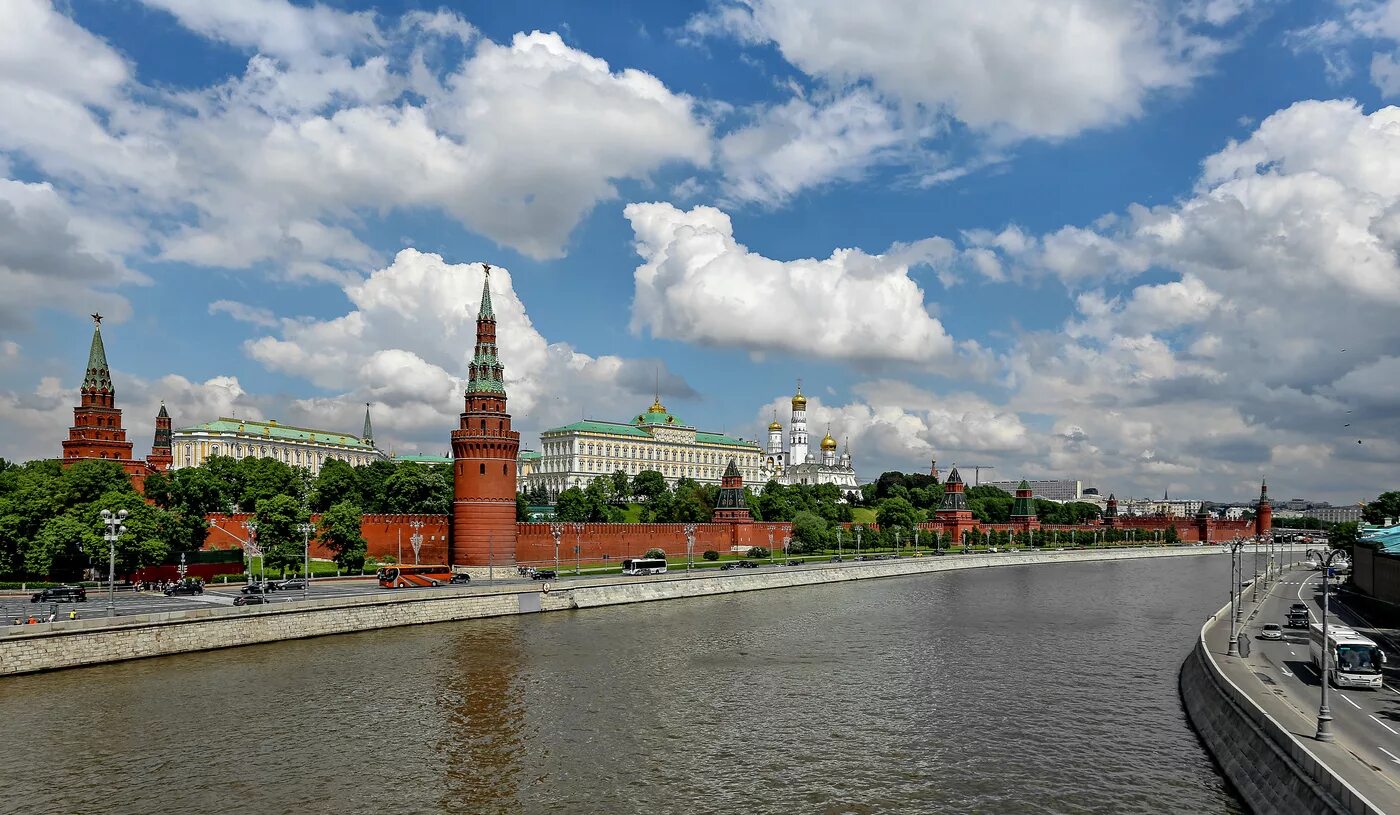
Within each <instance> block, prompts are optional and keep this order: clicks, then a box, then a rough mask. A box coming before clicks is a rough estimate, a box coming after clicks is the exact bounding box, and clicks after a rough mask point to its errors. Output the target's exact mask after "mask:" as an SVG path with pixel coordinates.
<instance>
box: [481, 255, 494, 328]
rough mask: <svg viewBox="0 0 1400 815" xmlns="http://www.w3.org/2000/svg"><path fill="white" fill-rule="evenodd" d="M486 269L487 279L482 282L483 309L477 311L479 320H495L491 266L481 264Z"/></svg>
mask: <svg viewBox="0 0 1400 815" xmlns="http://www.w3.org/2000/svg"><path fill="white" fill-rule="evenodd" d="M481 265H482V266H483V267H485V269H486V279H485V280H483V281H481V308H480V309H478V310H477V312H476V317H477V319H478V320H494V319H496V312H495V311H494V310H493V309H492V308H491V264H489V263H483V264H481Z"/></svg>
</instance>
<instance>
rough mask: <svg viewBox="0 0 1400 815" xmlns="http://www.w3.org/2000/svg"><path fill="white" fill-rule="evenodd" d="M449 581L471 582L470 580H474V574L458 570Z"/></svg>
mask: <svg viewBox="0 0 1400 815" xmlns="http://www.w3.org/2000/svg"><path fill="white" fill-rule="evenodd" d="M448 582H451V583H470V582H472V576H471V575H469V574H467V573H466V572H457V573H456V574H453V575H452V580H450V581H448Z"/></svg>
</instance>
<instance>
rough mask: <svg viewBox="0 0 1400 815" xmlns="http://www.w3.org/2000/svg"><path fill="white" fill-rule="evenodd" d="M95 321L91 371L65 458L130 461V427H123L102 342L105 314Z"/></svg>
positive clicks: (65, 445) (65, 444)
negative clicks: (127, 432) (128, 436)
mask: <svg viewBox="0 0 1400 815" xmlns="http://www.w3.org/2000/svg"><path fill="white" fill-rule="evenodd" d="M92 321H93V328H92V345H91V346H90V347H89V348H88V361H87V373H86V374H84V375H83V387H82V389H81V391H80V394H81V396H80V399H79V402H78V406H77V407H75V408H73V426H72V427H70V428H69V429H68V438H67V439H65V440H64V442H63V460H64V461H65V462H73V461H77V460H79V459H85V458H87V459H91V458H97V459H107V460H109V461H111V460H115V461H121V462H130V461H131V460H132V459H131V448H132V444H131V442H129V441H127V440H126V430H124V429H123V428H122V412H121V410H119V409H118V408H117V390H116V388H114V387H112V372H111V371H110V370H109V369H108V368H107V349H106V348H104V347H103V345H102V315H100V314H94V315H92Z"/></svg>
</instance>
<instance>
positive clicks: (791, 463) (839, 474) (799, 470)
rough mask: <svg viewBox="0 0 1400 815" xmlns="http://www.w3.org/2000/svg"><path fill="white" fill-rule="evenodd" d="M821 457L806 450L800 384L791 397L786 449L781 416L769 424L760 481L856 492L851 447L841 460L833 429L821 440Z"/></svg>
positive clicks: (803, 408)
mask: <svg viewBox="0 0 1400 815" xmlns="http://www.w3.org/2000/svg"><path fill="white" fill-rule="evenodd" d="M820 446H821V454H820V456H818V455H816V454H814V453H812V452H810V451H809V450H808V448H807V397H805V396H803V395H802V384H801V383H800V382H799V383H798V385H797V393H796V394H794V395H793V397H792V423H791V427H790V428H789V431H788V444H787V449H786V450H784V449H783V425H782V423H781V422H779V421H778V417H777V416H774V417H773V422H772V423H771V424H769V425H768V448H767V450H766V451H765V452H764V456H763V470H762V472H761V473H760V476H759V477H760V478H761V479H762V480H764V481H765V482H766V481H776V482H777V483H779V484H787V485H791V484H835V485H836V486H837V487H838V488H840V490H841V492H842V493H853V492H857V491H858V490H859V489H860V487H859V485H858V484H857V483H856V471H855V468H854V467H852V466H851V446H850V444H849V443H847V445H846V449H845V450H844V451H843V452H842V453H841V455H840V456H839V457H838V456H837V455H836V439H833V438H832V437H831V430H830V428H828V429H827V432H826V436H825V437H823V438H822V440H821V445H820Z"/></svg>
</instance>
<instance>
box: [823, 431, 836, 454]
mask: <svg viewBox="0 0 1400 815" xmlns="http://www.w3.org/2000/svg"><path fill="white" fill-rule="evenodd" d="M822 449H823V450H835V449H836V439H833V438H832V437H831V433H829V432H828V433H827V434H826V438H824V439H822Z"/></svg>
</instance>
